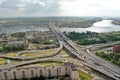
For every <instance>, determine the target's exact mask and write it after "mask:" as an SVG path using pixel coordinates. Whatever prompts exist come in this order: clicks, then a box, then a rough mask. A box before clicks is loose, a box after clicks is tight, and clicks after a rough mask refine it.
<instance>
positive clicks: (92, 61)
mask: <svg viewBox="0 0 120 80" xmlns="http://www.w3.org/2000/svg"><path fill="white" fill-rule="evenodd" d="M49 28H50V30H51V31H52V32H53V33H54V34H55V35H56V37H57V40H58V42H59V44H60V47H59V48H58V49H57V50H56V51H55V52H53V54H57V53H58V52H59V51H60V50H62V48H65V49H67V50H68V51H69V52H70V53H71V54H73V55H74V56H76V59H68V58H57V57H52V56H53V55H52V56H47V57H48V58H47V57H45V58H40V59H39V58H36V57H34V58H35V59H34V60H29V61H23V62H22V63H21V62H18V63H14V64H7V65H3V66H0V70H4V69H10V68H15V67H17V66H21V65H25V64H31V63H35V62H40V61H60V62H66V61H67V62H70V63H73V64H77V65H79V64H83V65H85V66H88V67H90V68H92V69H94V70H96V71H98V72H100V73H102V74H105V75H107V76H109V77H111V78H113V79H115V80H120V78H119V77H117V76H115V74H117V75H120V68H119V67H117V66H115V65H113V64H111V63H108V62H106V61H105V60H102V59H98V58H96V57H95V56H93V55H91V54H89V52H88V51H83V50H82V49H80V48H79V47H78V45H77V44H76V43H74V42H73V41H71V40H70V39H68V38H67V37H66V36H65V35H64V34H63V33H61V32H60V31H59V30H58V29H57V28H56V27H55V26H54V23H53V22H50V24H49ZM0 57H4V58H10V59H21V60H27V58H26V59H25V58H24V59H23V58H21V57H19V56H17V57H8V56H0ZM32 59H33V57H32Z"/></svg>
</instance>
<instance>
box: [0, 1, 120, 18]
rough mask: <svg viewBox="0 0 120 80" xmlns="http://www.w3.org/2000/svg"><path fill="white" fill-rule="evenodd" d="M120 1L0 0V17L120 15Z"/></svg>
mask: <svg viewBox="0 0 120 80" xmlns="http://www.w3.org/2000/svg"><path fill="white" fill-rule="evenodd" d="M13 3H14V4H13ZM119 3H120V0H0V17H1V16H8V17H15V16H27V17H29V16H120V9H119V7H120V5H119ZM13 14H14V15H13Z"/></svg>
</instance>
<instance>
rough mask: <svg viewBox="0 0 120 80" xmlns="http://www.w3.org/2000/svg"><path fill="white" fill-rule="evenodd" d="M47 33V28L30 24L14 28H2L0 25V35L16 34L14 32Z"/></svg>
mask: <svg viewBox="0 0 120 80" xmlns="http://www.w3.org/2000/svg"><path fill="white" fill-rule="evenodd" d="M33 30H35V31H49V28H48V27H47V26H40V25H31V24H21V25H16V26H8V27H5V28H4V27H3V25H2V24H0V33H8V34H10V33H16V32H26V31H33Z"/></svg>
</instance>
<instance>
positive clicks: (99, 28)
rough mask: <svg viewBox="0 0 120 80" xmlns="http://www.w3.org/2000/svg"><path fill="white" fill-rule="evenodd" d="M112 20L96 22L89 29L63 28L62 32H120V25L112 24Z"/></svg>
mask: <svg viewBox="0 0 120 80" xmlns="http://www.w3.org/2000/svg"><path fill="white" fill-rule="evenodd" d="M111 22H112V20H102V21H99V22H95V23H94V24H93V26H91V27H89V28H61V29H60V30H61V31H62V32H64V31H66V32H72V31H75V32H80V33H81V32H86V31H91V32H98V33H106V32H113V31H120V26H119V25H114V24H112V23H111Z"/></svg>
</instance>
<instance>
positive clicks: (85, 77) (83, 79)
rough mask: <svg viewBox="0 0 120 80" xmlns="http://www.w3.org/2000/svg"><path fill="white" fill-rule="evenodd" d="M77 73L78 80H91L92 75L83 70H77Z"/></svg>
mask: <svg viewBox="0 0 120 80" xmlns="http://www.w3.org/2000/svg"><path fill="white" fill-rule="evenodd" d="M78 74H79V77H80V80H92V79H93V76H91V75H90V74H88V73H86V72H83V71H82V70H78Z"/></svg>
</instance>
